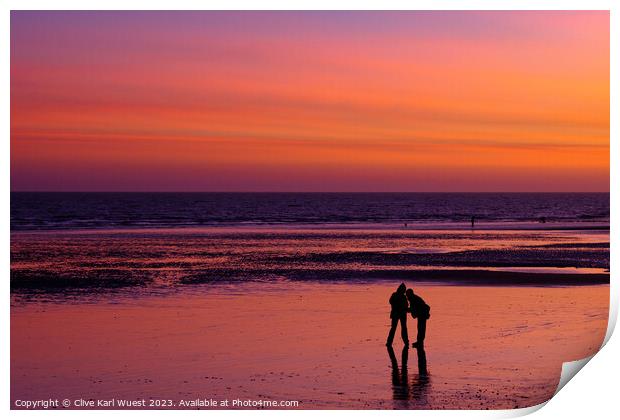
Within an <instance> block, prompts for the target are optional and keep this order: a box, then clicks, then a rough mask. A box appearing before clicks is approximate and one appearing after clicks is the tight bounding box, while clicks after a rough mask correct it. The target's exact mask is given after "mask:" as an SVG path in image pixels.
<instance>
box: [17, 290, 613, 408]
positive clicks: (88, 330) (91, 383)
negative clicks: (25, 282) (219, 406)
mask: <svg viewBox="0 0 620 420" xmlns="http://www.w3.org/2000/svg"><path fill="white" fill-rule="evenodd" d="M396 285H397V284H393V283H390V282H372V283H364V284H351V283H337V284H326V283H325V282H278V283H256V282H253V283H239V284H227V285H213V284H210V285H194V286H187V287H186V288H184V289H183V291H179V292H175V293H172V294H166V295H158V294H152V295H147V294H144V295H140V296H138V295H137V294H136V293H129V292H127V293H121V292H117V293H112V294H106V295H104V296H100V297H99V298H98V299H97V300H96V301H92V300H91V301H88V300H85V301H80V300H77V301H75V300H74V301H73V302H72V303H62V302H57V301H54V300H51V301H50V300H47V301H46V300H45V299H43V300H42V301H40V302H30V303H27V304H20V305H16V306H13V307H12V310H11V343H12V344H11V345H12V347H11V399H12V401H14V400H15V399H17V398H21V399H46V398H50V397H51V398H59V399H65V398H68V399H70V400H72V401H73V400H77V399H80V398H82V399H85V400H88V399H95V400H97V399H114V398H124V399H141V398H145V399H147V402H148V400H149V399H171V400H173V401H174V403H175V404H179V402H180V401H181V400H188V401H192V400H196V399H210V398H215V399H217V400H222V399H231V400H232V399H241V400H246V399H249V400H269V401H272V400H276V401H281V400H294V401H299V408H305V409H313V408H318V409H320V408H332V409H345V408H350V409H356V408H374V409H383V408H385V409H391V408H397V409H406V408H411V409H418V408H419V409H432V408H449V409H459V408H472V409H502V408H505V409H509V408H515V407H526V406H532V405H535V404H538V403H541V402H543V401H546V400H547V399H549V398H550V397H551V396H552V395H553V393H554V392H555V389H556V387H557V384H558V380H559V375H560V370H561V364H562V362H565V361H570V360H576V359H581V358H583V357H586V356H589V355H591V354H593V353H594V352H596V351H597V350H598V348H599V347H600V345H601V343H602V340H603V337H604V335H605V331H606V327H607V317H608V302H609V288H608V286H606V285H600V286H572V287H485V286H479V287H472V286H453V285H452V286H448V285H436V284H428V283H422V284H417V283H416V282H415V281H411V282H408V286H410V287H413V288H414V290H415V291H416V293H418V294H420V295H421V296H423V297H424V298H425V300H426V301H427V302H428V303H429V304H430V305H431V308H432V309H431V318H430V320H429V321H428V332H427V340H426V345H425V352H426V359H427V371H428V374H427V375H424V374H423V373H422V374H421V373H420V370H419V367H420V366H419V365H418V363H419V355H418V354H417V352H416V350H415V349H410V350H409V351H408V352H407V353H408V354H407V355H406V356H408V363H407V369H406V371H405V372H404V373H403V372H402V370H401V369H402V343H401V341H400V337H399V335H398V334H397V337H396V339H395V342H394V353H395V356H396V359H397V363H398V370H396V371H395V370H394V369H393V366H392V362H391V360H390V357H389V354H388V352H387V351H386V347H385V345H384V343H385V338H386V335H387V331H388V329H389V306H388V304H387V300H388V297H389V295H390V294H391V292H392V291H393V289H395V286H396ZM412 321H413V320H411V318H409V329H410V335H411V336H412V337H413V334H414V332H415V323H414V322H412ZM174 408H179V407H177V406H175V407H174Z"/></svg>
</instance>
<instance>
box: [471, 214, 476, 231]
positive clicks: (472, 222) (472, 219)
mask: <svg viewBox="0 0 620 420" xmlns="http://www.w3.org/2000/svg"><path fill="white" fill-rule="evenodd" d="M475 223H476V217H475V216H472V217H471V228H472V229H473V228H474V224H475Z"/></svg>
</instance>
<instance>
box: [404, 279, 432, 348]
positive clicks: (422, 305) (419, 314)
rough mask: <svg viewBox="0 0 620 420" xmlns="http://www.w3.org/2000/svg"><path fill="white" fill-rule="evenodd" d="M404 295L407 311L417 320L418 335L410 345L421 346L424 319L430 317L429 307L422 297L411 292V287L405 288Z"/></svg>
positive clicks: (422, 345)
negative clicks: (407, 304)
mask: <svg viewBox="0 0 620 420" xmlns="http://www.w3.org/2000/svg"><path fill="white" fill-rule="evenodd" d="M406 296H407V300H408V301H409V312H411V316H412V317H413V318H414V319H416V318H417V320H418V335H417V338H416V342H415V343H413V344H412V345H411V347H418V348H423V347H424V339H425V338H426V320H427V319H429V318H430V317H431V307H430V306H428V305H427V303H426V302H424V299H422V298H421V297H420V296H418V295H416V294H415V293H413V289H407V292H406Z"/></svg>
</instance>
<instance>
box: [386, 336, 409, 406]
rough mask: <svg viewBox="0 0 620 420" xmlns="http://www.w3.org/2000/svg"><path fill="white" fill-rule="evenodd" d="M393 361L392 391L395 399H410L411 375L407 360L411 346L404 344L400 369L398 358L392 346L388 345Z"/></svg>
mask: <svg viewBox="0 0 620 420" xmlns="http://www.w3.org/2000/svg"><path fill="white" fill-rule="evenodd" d="M387 349H388V354H389V355H390V360H391V362H392V392H393V398H394V400H408V399H409V375H408V373H407V361H408V359H409V346H404V347H403V351H402V354H401V358H402V360H401V368H400V369H398V360H396V355H395V354H394V349H392V347H391V346H388V347H387Z"/></svg>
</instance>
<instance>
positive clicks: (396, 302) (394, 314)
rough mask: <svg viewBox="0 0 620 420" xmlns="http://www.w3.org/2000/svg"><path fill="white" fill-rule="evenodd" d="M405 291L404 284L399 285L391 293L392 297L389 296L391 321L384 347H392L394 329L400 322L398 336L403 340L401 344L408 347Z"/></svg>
mask: <svg viewBox="0 0 620 420" xmlns="http://www.w3.org/2000/svg"><path fill="white" fill-rule="evenodd" d="M406 290H407V286H405V283H401V284H400V286H398V289H396V292H394V293H392V296H390V306H391V307H392V311H391V312H390V319H391V320H392V326H391V327H390V333H389V334H388V338H387V342H386V343H385V345H386V346H391V345H392V342H393V341H394V334H396V327H397V326H398V322H399V321H400V335H401V337H402V338H403V343H405V345H406V346H407V347H409V336H408V335H407V312H408V309H409V308H408V305H407V297H406V296H405V291H406Z"/></svg>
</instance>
